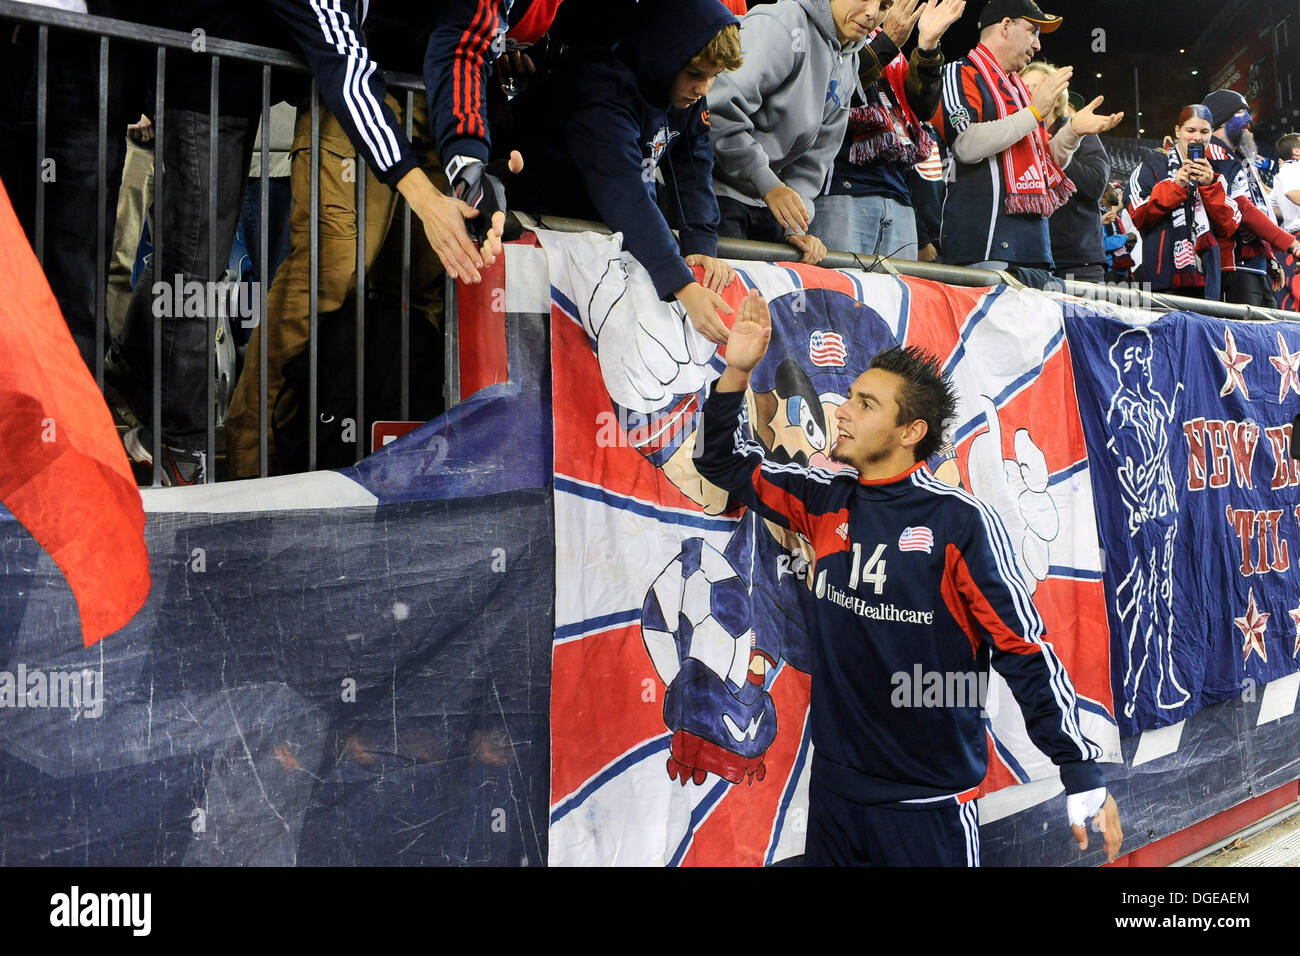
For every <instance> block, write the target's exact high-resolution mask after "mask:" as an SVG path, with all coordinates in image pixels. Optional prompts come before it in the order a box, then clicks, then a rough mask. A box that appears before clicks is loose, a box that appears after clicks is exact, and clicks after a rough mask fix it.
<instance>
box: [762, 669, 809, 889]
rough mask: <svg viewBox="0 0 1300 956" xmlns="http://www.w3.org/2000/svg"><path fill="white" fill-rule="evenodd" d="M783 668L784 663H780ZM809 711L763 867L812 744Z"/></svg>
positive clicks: (769, 862)
mask: <svg viewBox="0 0 1300 956" xmlns="http://www.w3.org/2000/svg"><path fill="white" fill-rule="evenodd" d="M781 666H783V667H784V666H785V662H784V661H782V662H781ZM810 717H811V711H805V712H804V718H803V737H801V738H800V740H799V750H798V752H797V753H796V754H795V758H794V767H793V768H792V769H791V770H790V777H789V779H787V780H786V783H785V792H784V793H783V794H781V806H780V807H779V808H778V809H777V812H776V823H775V824H773V826H772V840H771V842H770V843H769V844H768V847H767V856H765V857H764V858H763V865H764V866H771V865H772V863H773V862H774V858H775V857H776V845H777V844H778V843H780V842H781V831H782V830H783V829H784V828H785V814H786V811H787V810H789V809H790V801H791V800H793V799H794V792H795V789H796V788H797V787H798V785H799V777H800V776H801V775H802V774H803V768H804V764H806V763H807V762H808V748H809V747H810V746H811V744H812V721H811V720H810Z"/></svg>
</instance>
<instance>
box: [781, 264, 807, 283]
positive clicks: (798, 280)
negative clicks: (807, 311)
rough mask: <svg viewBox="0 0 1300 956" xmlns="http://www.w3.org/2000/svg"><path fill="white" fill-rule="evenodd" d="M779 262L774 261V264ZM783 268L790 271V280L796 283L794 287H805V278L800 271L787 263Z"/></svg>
mask: <svg viewBox="0 0 1300 956" xmlns="http://www.w3.org/2000/svg"><path fill="white" fill-rule="evenodd" d="M777 264H778V263H773V265H777ZM781 268H782V269H784V270H785V271H786V272H788V273H790V281H791V282H793V283H794V287H795V288H796V289H802V288H803V287H804V286H803V279H802V278H800V276H799V273H797V272H795V271H794V270H793V269H791V268H790V267H789V266H786V265H783V266H781Z"/></svg>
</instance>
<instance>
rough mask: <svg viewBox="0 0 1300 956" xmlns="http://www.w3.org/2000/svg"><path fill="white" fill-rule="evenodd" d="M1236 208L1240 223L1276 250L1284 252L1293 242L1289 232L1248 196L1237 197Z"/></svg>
mask: <svg viewBox="0 0 1300 956" xmlns="http://www.w3.org/2000/svg"><path fill="white" fill-rule="evenodd" d="M1237 209H1238V210H1239V211H1240V212H1241V224H1242V225H1243V226H1245V227H1246V228H1247V229H1249V230H1250V231H1251V232H1253V233H1254V234H1255V235H1257V236H1259V238H1261V239H1263V240H1264V241H1265V242H1267V243H1268V244H1269V245H1271V246H1272V247H1273V248H1274V249H1276V250H1277V251H1278V252H1285V251H1286V250H1288V249H1290V248H1291V244H1292V243H1294V242H1295V239H1294V238H1292V236H1291V234H1290V233H1289V232H1286V231H1285V230H1283V229H1282V228H1281V227H1280V226H1279V225H1278V224H1277V223H1276V222H1274V221H1273V217H1272V216H1270V215H1268V214H1267V213H1265V212H1263V211H1262V210H1261V209H1260V208H1259V207H1258V206H1256V205H1255V204H1254V203H1253V202H1251V201H1250V199H1249V198H1248V197H1246V196H1238V197H1237Z"/></svg>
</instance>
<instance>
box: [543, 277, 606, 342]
mask: <svg viewBox="0 0 1300 956" xmlns="http://www.w3.org/2000/svg"><path fill="white" fill-rule="evenodd" d="M551 301H552V302H554V303H555V304H556V305H558V306H559V307H560V311H561V312H563V313H564V314H565V315H567V316H568V317H569V318H571V319H573V321H574V322H575V323H576V324H577V326H578V328H580V329H582V331H583V332H584V333H585V334H586V336H587V341H588V342H590V343H591V347H592V349H593V350H595V348H596V340H595V339H594V338H592V337H591V333H590V332H587V327H586V326H585V325H583V324H582V316H580V315H579V314H578V307H577V306H576V305H574V304H573V302H572V301H571V300H570V299H569V297H568V296H566V295H565V294H564V293H563V292H561V291H560V290H559V289H557V288H555V286H551Z"/></svg>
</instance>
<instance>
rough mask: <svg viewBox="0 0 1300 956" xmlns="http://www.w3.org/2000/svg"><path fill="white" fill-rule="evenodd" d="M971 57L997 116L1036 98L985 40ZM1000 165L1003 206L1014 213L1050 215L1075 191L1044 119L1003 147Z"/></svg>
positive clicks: (1014, 110)
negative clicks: (1055, 152) (1000, 63)
mask: <svg viewBox="0 0 1300 956" xmlns="http://www.w3.org/2000/svg"><path fill="white" fill-rule="evenodd" d="M968 59H969V61H970V63H971V65H972V66H974V67H975V69H976V71H977V72H978V73H979V75H980V77H981V78H982V79H983V81H984V86H985V88H986V89H987V90H988V91H989V94H990V95H991V97H992V99H993V101H994V103H996V104H997V108H998V119H1005V118H1006V117H1008V116H1010V115H1011V114H1012V113H1016V112H1018V111H1020V110H1022V109H1024V108H1025V107H1027V106H1028V105H1029V104H1030V102H1031V101H1032V100H1033V97H1032V96H1031V95H1030V93H1029V90H1028V89H1027V88H1026V87H1025V83H1024V81H1023V80H1022V79H1020V76H1019V74H1017V73H1007V72H1006V71H1004V70H1003V69H1002V67H1000V66H998V61H997V60H996V59H994V57H993V54H992V53H990V52H989V51H988V48H987V47H985V46H984V44H982V43H981V44H979V45H978V46H977V47H975V49H973V50H971V52H970V56H969V57H968ZM998 165H999V166H1000V167H1001V169H1002V180H1003V185H1004V186H1005V195H1004V197H1003V206H1004V208H1005V209H1006V211H1007V212H1008V213H1010V214H1012V215H1015V214H1017V213H1038V214H1039V215H1041V216H1050V215H1051V214H1052V213H1054V212H1056V210H1057V209H1059V208H1060V207H1061V206H1063V205H1064V204H1065V202H1066V201H1067V200H1068V199H1069V198H1070V197H1071V196H1072V195H1074V191H1075V186H1074V183H1073V182H1071V181H1070V177H1068V176H1066V175H1065V173H1064V172H1063V171H1062V170H1061V167H1059V166H1057V165H1056V162H1055V161H1054V160H1053V159H1052V143H1051V140H1050V139H1048V137H1047V128H1046V127H1045V126H1044V125H1043V124H1042V123H1041V122H1040V123H1039V124H1038V126H1037V127H1035V129H1034V131H1033V132H1032V133H1030V134H1029V135H1028V136H1026V137H1024V138H1023V139H1019V140H1017V141H1016V142H1014V143H1012V144H1011V145H1010V146H1008V147H1007V148H1006V149H1004V150H1003V151H1002V153H1001V154H1000V155H999V156H998Z"/></svg>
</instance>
